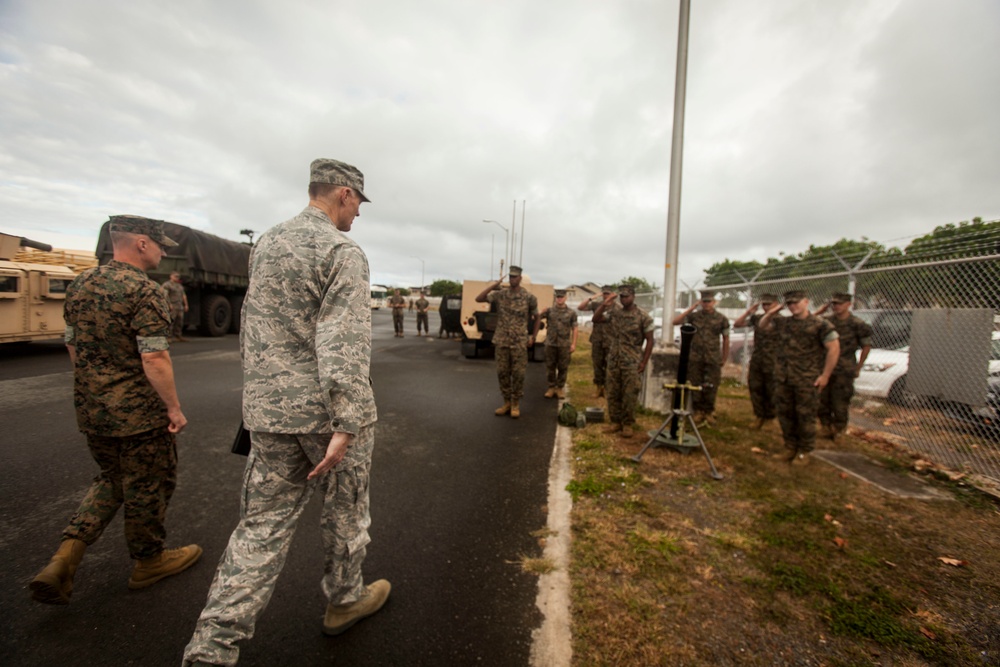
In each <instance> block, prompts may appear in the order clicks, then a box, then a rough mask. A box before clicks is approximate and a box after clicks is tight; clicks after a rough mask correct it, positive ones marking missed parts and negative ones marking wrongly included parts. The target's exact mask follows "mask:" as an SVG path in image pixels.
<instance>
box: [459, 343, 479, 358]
mask: <svg viewBox="0 0 1000 667" xmlns="http://www.w3.org/2000/svg"><path fill="white" fill-rule="evenodd" d="M462 354H464V355H465V358H466V359H475V358H476V357H478V356H479V345H477V344H476V341H474V340H472V339H471V338H463V339H462Z"/></svg>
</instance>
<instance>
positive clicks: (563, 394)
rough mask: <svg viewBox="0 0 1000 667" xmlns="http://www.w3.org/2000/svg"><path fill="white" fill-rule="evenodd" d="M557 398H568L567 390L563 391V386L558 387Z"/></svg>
mask: <svg viewBox="0 0 1000 667" xmlns="http://www.w3.org/2000/svg"><path fill="white" fill-rule="evenodd" d="M556 398H566V392H565V391H563V388H562V387H559V388H558V389H556Z"/></svg>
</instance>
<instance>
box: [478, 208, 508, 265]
mask: <svg viewBox="0 0 1000 667" xmlns="http://www.w3.org/2000/svg"><path fill="white" fill-rule="evenodd" d="M483 222H492V223H493V224H494V225H496V226H497V227H499V228H500V229H502V230H503V233H504V234H505V236H504V262H505V264H506V266H507V267H508V268H510V248H509V246H510V230H508V229H507V228H506V227H504V226H503V225H501V224H500V223H499V222H497V221H496V220H483ZM492 274H493V267H490V275H492Z"/></svg>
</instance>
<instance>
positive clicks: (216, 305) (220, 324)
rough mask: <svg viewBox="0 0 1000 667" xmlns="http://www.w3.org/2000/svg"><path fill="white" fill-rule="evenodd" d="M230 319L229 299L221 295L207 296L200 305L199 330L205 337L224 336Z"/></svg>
mask: <svg viewBox="0 0 1000 667" xmlns="http://www.w3.org/2000/svg"><path fill="white" fill-rule="evenodd" d="M232 317H233V311H232V308H231V307H230V305H229V299H227V298H226V297H224V296H222V295H221V294H209V295H208V296H206V297H205V299H204V300H203V301H202V303H201V330H202V333H204V334H205V335H206V336H225V335H226V332H227V331H229V325H230V323H231V322H232Z"/></svg>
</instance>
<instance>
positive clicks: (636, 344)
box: [594, 284, 655, 438]
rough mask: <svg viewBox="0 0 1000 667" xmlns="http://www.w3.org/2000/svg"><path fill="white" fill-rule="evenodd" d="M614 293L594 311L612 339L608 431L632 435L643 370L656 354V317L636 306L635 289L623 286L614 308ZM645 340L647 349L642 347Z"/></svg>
mask: <svg viewBox="0 0 1000 667" xmlns="http://www.w3.org/2000/svg"><path fill="white" fill-rule="evenodd" d="M615 298H616V297H615V295H614V294H610V295H608V297H607V298H606V299H605V300H604V301H603V302H602V303H601V305H600V306H598V308H597V310H596V311H595V312H594V322H595V323H601V322H606V323H607V325H608V329H607V332H606V335H607V336H608V339H609V340H610V342H611V351H610V353H609V354H608V368H607V375H606V376H605V377H606V379H607V385H606V391H607V399H608V417H609V419H610V421H611V426H610V427H609V428H607V429H605V433H619V432H620V433H621V434H622V437H623V438H631V437H632V434H633V429H634V426H635V408H636V405H637V404H638V402H639V391H640V390H641V389H642V372H643V371H644V370H645V369H646V364H647V363H648V362H649V357H650V355H651V354H652V353H653V330H654V329H655V326H654V324H653V318H652V317H650V316H649V314H648V313H646V311H644V310H642V309H641V308H639V307H638V306H636V305H635V288H634V287H633V286H632V285H628V284H625V285H621V286H620V287H619V288H618V295H617V299H618V300H619V301H620V302H621V308H615V307H614V304H615ZM643 343H645V349H643Z"/></svg>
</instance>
